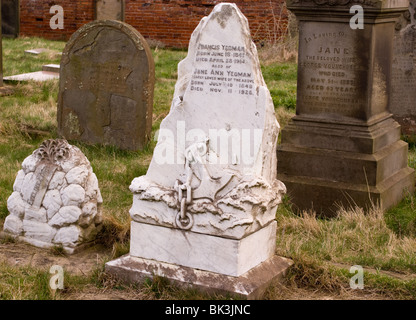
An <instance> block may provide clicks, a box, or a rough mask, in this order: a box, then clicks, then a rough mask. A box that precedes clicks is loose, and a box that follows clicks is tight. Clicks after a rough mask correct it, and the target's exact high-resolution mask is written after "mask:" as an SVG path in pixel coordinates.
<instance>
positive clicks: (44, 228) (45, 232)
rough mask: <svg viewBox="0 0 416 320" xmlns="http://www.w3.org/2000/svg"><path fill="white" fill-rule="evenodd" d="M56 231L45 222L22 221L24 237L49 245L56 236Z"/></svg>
mask: <svg viewBox="0 0 416 320" xmlns="http://www.w3.org/2000/svg"><path fill="white" fill-rule="evenodd" d="M56 231H57V230H56V229H55V228H52V227H51V226H50V225H48V224H47V223H45V222H38V221H34V220H26V219H25V220H23V232H24V235H25V237H27V238H33V239H36V240H38V241H42V242H46V243H49V242H51V241H52V239H53V237H54V236H55V234H56Z"/></svg>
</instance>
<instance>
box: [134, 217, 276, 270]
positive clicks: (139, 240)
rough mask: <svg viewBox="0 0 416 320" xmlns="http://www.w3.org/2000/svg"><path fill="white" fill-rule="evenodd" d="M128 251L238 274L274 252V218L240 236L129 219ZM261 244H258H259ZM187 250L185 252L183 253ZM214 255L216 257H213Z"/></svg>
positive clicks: (181, 263)
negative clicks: (222, 234)
mask: <svg viewBox="0 0 416 320" xmlns="http://www.w3.org/2000/svg"><path fill="white" fill-rule="evenodd" d="M131 234H132V237H131V241H130V255H131V256H133V257H141V258H144V259H151V260H156V261H162V262H167V263H172V264H176V265H181V266H186V267H193V268H196V269H200V270H207V271H212V272H216V273H221V274H225V275H229V276H234V277H238V276H240V275H242V274H244V273H246V272H247V271H248V270H250V269H252V268H253V267H255V266H257V265H259V264H261V263H262V262H264V261H266V260H267V259H269V258H270V257H271V256H273V255H274V251H275V247H276V243H275V241H270V239H275V238H276V222H275V221H274V222H272V223H271V224H269V225H268V226H267V227H265V228H262V229H261V230H259V231H258V232H255V233H253V234H251V235H249V236H247V237H245V238H243V239H241V240H235V239H227V238H222V237H216V236H211V235H206V234H201V233H196V232H186V233H184V232H183V231H182V230H178V229H173V228H165V227H160V226H154V225H150V224H144V223H137V222H135V221H132V222H131ZM260 244H261V245H260ZM184 253H186V254H184ZM214 257H215V258H214Z"/></svg>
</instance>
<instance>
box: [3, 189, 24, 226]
mask: <svg viewBox="0 0 416 320" xmlns="http://www.w3.org/2000/svg"><path fill="white" fill-rule="evenodd" d="M25 207H26V203H25V202H24V201H23V199H22V197H21V195H20V193H19V192H17V191H15V192H13V193H12V195H11V196H10V197H9V198H8V199H7V210H9V212H10V214H12V215H15V216H17V217H19V218H20V219H22V218H23V216H24V214H25Z"/></svg>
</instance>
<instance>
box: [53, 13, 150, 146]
mask: <svg viewBox="0 0 416 320" xmlns="http://www.w3.org/2000/svg"><path fill="white" fill-rule="evenodd" d="M153 87H154V62H153V58H152V54H151V51H150V49H149V47H148V45H147V43H146V40H145V39H144V38H143V37H142V36H141V35H140V34H139V33H138V32H137V31H136V30H135V29H134V28H133V27H131V26H130V25H128V24H125V23H123V22H119V21H114V20H104V21H94V22H91V23H88V24H86V25H84V26H83V27H82V28H81V29H79V30H78V31H77V32H75V33H74V34H73V35H72V37H71V39H70V40H69V41H68V43H67V45H66V47H65V50H64V52H63V54H62V61H61V68H60V90H59V98H58V129H59V133H60V135H61V136H63V137H65V138H67V139H75V140H82V141H85V142H88V143H93V144H95V143H101V144H110V145H115V146H118V147H120V148H122V149H129V150H137V149H141V148H143V147H144V146H145V144H146V143H147V142H148V140H149V138H150V133H151V127H152V108H153Z"/></svg>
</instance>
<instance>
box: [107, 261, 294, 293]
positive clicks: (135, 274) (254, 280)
mask: <svg viewBox="0 0 416 320" xmlns="http://www.w3.org/2000/svg"><path fill="white" fill-rule="evenodd" d="M292 264H293V261H291V260H289V259H286V258H282V257H277V256H274V257H272V258H270V259H268V260H267V261H265V262H263V263H262V264H260V265H258V266H257V267H255V268H253V269H251V270H250V271H248V272H247V273H245V274H243V275H241V276H239V277H232V276H227V275H224V274H221V273H216V272H209V271H203V270H198V269H194V268H189V267H183V266H178V265H174V264H169V263H163V262H156V261H153V260H147V259H142V258H137V257H133V256H131V255H125V256H123V257H120V258H118V259H116V260H113V261H110V262H107V263H106V265H105V270H106V272H108V273H110V274H113V275H116V276H117V277H120V278H121V279H122V280H124V281H126V282H130V283H131V282H141V281H145V280H146V279H148V278H151V279H152V278H153V277H154V276H159V277H165V278H167V279H169V281H172V282H173V283H175V284H176V285H179V286H182V287H184V288H194V289H198V290H201V291H205V292H208V293H220V294H231V295H233V296H236V297H238V298H244V299H249V300H255V299H262V298H263V295H264V292H265V291H266V289H267V288H268V287H269V286H270V285H271V284H273V283H274V284H275V283H276V282H277V281H282V279H283V277H284V276H285V274H286V273H287V270H288V269H289V267H290V266H291V265H292Z"/></svg>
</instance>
